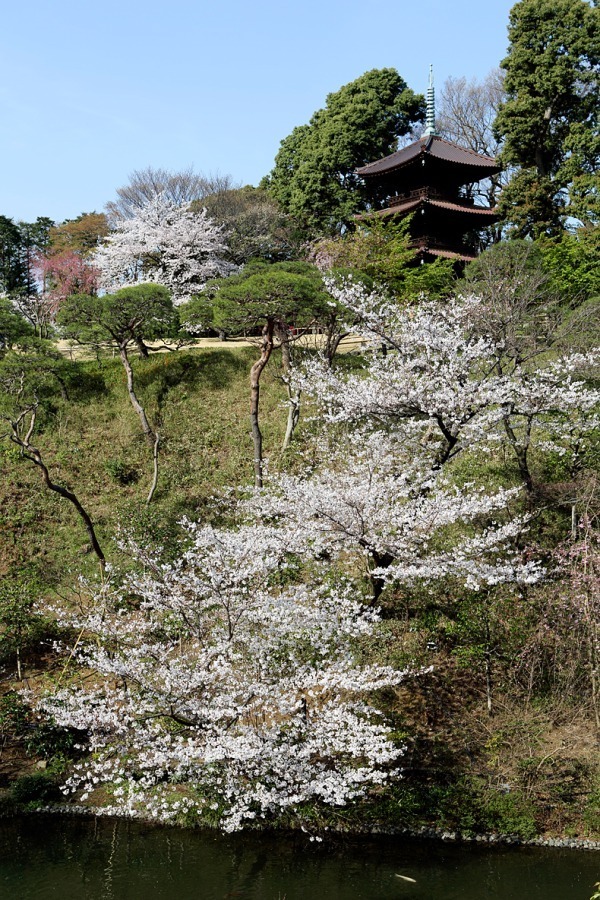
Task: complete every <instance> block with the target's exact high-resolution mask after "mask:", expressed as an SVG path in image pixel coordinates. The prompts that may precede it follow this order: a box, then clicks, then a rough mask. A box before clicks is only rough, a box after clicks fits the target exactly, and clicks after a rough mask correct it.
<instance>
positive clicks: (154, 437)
mask: <svg viewBox="0 0 600 900" xmlns="http://www.w3.org/2000/svg"><path fill="white" fill-rule="evenodd" d="M119 354H120V356H121V362H122V363H123V368H124V369H125V374H126V375H127V391H128V393H129V399H130V400H131V405H132V406H133V408H134V409H135V411H136V413H137V414H138V416H139V418H140V422H141V423H142V431H143V432H144V437H145V438H146V443H147V444H148V446H149V447H150V448H151V449H152V460H153V476H152V484H151V486H150V493H149V494H148V497H147V498H146V506H148V504H149V503H150V502H151V500H152V498H153V496H154V492H155V490H156V485H157V483H158V447H159V444H160V436H159V434H158V431H154V429H153V428H151V427H150V422H149V421H148V417H147V415H146V411H145V409H144V407H143V406H142V404H141V403H140V401H139V400H138V398H137V395H136V393H135V387H134V383H133V369H132V368H131V363H130V362H129V357H128V355H127V345H126V344H125V343H123V344H119ZM146 355H147V354H146Z"/></svg>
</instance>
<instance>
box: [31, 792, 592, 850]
mask: <svg viewBox="0 0 600 900" xmlns="http://www.w3.org/2000/svg"><path fill="white" fill-rule="evenodd" d="M40 813H41V814H45V815H64V816H84V817H89V818H92V817H93V818H103V819H115V820H116V821H120V820H123V821H130V822H139V823H140V824H143V825H154V826H156V827H157V828H160V827H168V828H177V829H180V830H182V831H195V830H199V831H202V830H206V831H211V832H219V833H222V834H225V832H221V830H220V829H218V828H211V827H210V826H208V825H204V826H200V827H198V828H197V829H196V828H189V827H186V826H185V825H178V824H177V823H175V822H158V821H156V819H147V818H144V817H143V816H131V815H125V814H124V815H122V816H115V815H114V814H112V813H111V814H108V815H107V814H105V813H104V811H103V809H102V807H93V806H76V805H72V806H71V805H69V804H63V803H60V804H59V803H53V804H45V805H43V806H40V807H38V808H37V809H36V810H31V811H26V812H25V814H26V815H37V814H40ZM21 814H22V812H21V811H15V815H21ZM277 830H278V829H276V828H273V829H267V828H262V829H256V828H254V829H251V828H248V829H240V831H237V832H234V833H235V834H244V833H245V834H250V833H252V832H259V833H261V832H262V833H265V832H267V831H270V832H271V834H274V833H276V831H277ZM301 830H302V829H301V828H300V827H298V828H296V829H289V828H287V829H281V832H282V834H295V833H297V832H300V831H301ZM306 833H307V835H308V834H309V833H308V832H306ZM318 836H319V837H320V838H322V839H323V840H324V839H325V838H326V837H334V838H335V837H340V838H341V837H347V838H358V837H377V836H380V837H406V838H410V839H414V840H431V841H439V842H441V843H453V844H474V845H478V846H490V847H492V846H496V847H541V848H544V849H555V850H579V851H584V850H585V851H591V852H594V851H600V840H597V841H596V840H592V839H588V838H570V837H562V838H557V837H537V838H521V837H519V836H518V835H516V834H498V833H495V832H491V833H489V834H468V833H463V832H461V831H448V830H446V829H437V828H434V827H430V826H426V825H423V826H420V827H418V828H394V827H386V826H385V825H371V826H370V827H367V828H363V829H348V830H345V829H340V828H332V827H327V828H326V829H324V831H323V832H322V833H321V834H319V835H318ZM312 837H314V836H312Z"/></svg>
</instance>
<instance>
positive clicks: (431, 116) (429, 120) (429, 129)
mask: <svg viewBox="0 0 600 900" xmlns="http://www.w3.org/2000/svg"><path fill="white" fill-rule="evenodd" d="M426 97H427V99H426V104H427V114H426V118H425V131H424V132H423V135H426V136H429V135H435V134H437V132H436V130H435V89H434V87H433V66H429V87H428V88H427V95H426Z"/></svg>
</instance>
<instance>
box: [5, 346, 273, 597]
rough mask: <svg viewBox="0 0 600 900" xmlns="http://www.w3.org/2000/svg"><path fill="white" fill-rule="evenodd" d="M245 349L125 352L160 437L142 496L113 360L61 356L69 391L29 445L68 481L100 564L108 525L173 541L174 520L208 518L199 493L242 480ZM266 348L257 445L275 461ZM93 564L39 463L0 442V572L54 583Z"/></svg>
mask: <svg viewBox="0 0 600 900" xmlns="http://www.w3.org/2000/svg"><path fill="white" fill-rule="evenodd" d="M255 357H256V351H255V350H254V349H253V348H243V349H235V350H191V351H186V352H184V351H179V352H177V353H167V354H160V355H156V356H153V357H151V358H150V359H149V360H136V361H134V371H135V378H136V389H137V391H138V393H139V396H140V399H141V401H142V403H143V405H144V406H145V408H146V410H147V413H148V417H149V419H150V422H151V423H152V425H153V427H154V426H155V427H158V430H159V431H160V434H161V453H160V475H159V483H158V489H157V492H156V495H155V499H154V500H153V502H152V504H151V506H150V507H149V508H148V509H147V508H146V503H145V501H146V496H147V493H148V489H149V486H150V482H151V478H152V458H151V453H150V451H149V448H148V446H147V444H146V443H145V441H144V439H143V435H142V432H141V428H140V423H139V420H138V418H137V415H136V413H135V412H134V410H133V408H132V407H131V404H130V402H129V398H128V395H127V391H126V384H125V374H124V372H123V369H122V366H121V364H120V362H119V360H112V359H105V360H102V361H101V362H100V363H98V362H96V361H73V362H72V363H71V364H70V377H69V384H68V392H69V399H68V400H63V399H61V398H60V395H59V394H57V395H56V397H53V398H52V400H51V402H50V404H48V407H47V410H46V411H45V414H44V415H43V416H40V419H39V423H40V424H39V427H38V428H37V429H36V432H35V434H34V437H33V439H32V443H33V444H34V446H36V447H38V448H39V449H40V451H41V452H42V455H43V458H44V461H45V463H46V465H47V466H48V468H49V470H50V474H51V477H52V478H53V480H54V481H56V482H57V483H59V484H61V485H64V486H66V487H68V488H70V489H71V490H73V491H74V492H75V493H76V494H77V496H78V497H79V499H80V500H81V502H82V503H83V505H84V506H85V508H86V509H87V510H88V512H89V513H90V515H91V516H92V519H93V521H94V524H95V527H96V530H97V533H98V538H99V540H100V542H101V545H102V547H103V549H104V552H105V554H106V556H107V558H108V559H109V560H110V561H119V559H120V554H119V551H118V549H117V547H116V544H115V538H116V536H117V533H118V531H119V529H122V528H124V529H125V530H127V531H130V532H132V533H133V534H134V535H135V536H136V537H138V538H141V539H144V540H151V541H154V542H156V543H158V544H163V545H166V547H167V549H168V548H169V547H170V546H174V545H175V543H176V540H177V536H178V534H179V528H178V525H177V522H178V521H179V520H180V519H181V518H182V517H183V516H184V515H186V516H189V517H191V518H194V519H205V518H207V517H209V518H212V517H214V515H215V512H214V509H213V508H212V505H211V498H212V497H213V496H214V495H216V494H219V493H220V492H222V491H223V489H224V488H227V487H231V486H234V487H235V486H237V485H243V484H250V483H252V478H253V468H252V456H253V450H252V441H251V436H250V419H249V402H250V400H249V370H250V366H251V364H252V362H253V360H254V359H255ZM278 373H279V359H278V357H276V356H275V357H274V358H273V360H272V361H271V363H270V364H269V366H268V367H267V369H266V370H265V372H264V373H263V376H262V379H261V426H262V429H263V439H264V452H265V455H266V456H267V457H269V458H270V460H271V461H272V464H275V465H276V464H277V463H278V460H279V456H280V454H279V448H280V446H281V441H282V439H283V433H284V428H285V417H286V412H285V408H284V400H285V393H284V388H283V385H282V384H281V382H280V381H279V378H278ZM96 571H97V565H96V561H95V557H94V555H93V553H92V552H91V548H90V547H89V545H88V540H87V534H86V531H85V529H84V526H83V524H82V523H81V521H80V519H79V517H78V515H77V513H76V511H75V510H74V509H73V507H72V506H71V505H70V504H69V503H68V501H66V500H64V499H62V498H60V497H58V496H57V495H56V494H53V493H51V492H50V491H48V490H47V489H46V488H45V487H44V485H43V483H42V479H41V475H40V472H39V470H37V469H36V467H35V466H34V465H33V464H32V463H31V462H28V461H27V460H25V459H22V458H21V457H20V454H19V451H18V449H17V448H16V447H14V446H12V445H11V444H10V443H9V442H8V441H7V440H4V441H2V442H1V443H0V575H4V576H6V575H14V574H18V575H20V576H23V575H26V576H28V577H33V578H35V580H36V581H37V582H40V583H41V584H43V585H46V586H47V587H49V588H50V587H53V588H57V587H60V588H62V589H65V588H67V586H68V585H69V584H70V583H72V581H73V579H74V577H75V575H76V574H78V573H80V572H81V573H82V574H92V573H94V572H96Z"/></svg>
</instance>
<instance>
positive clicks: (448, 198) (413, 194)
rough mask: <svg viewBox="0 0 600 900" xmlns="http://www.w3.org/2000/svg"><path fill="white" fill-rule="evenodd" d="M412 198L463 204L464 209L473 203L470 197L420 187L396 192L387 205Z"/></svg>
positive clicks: (394, 204)
mask: <svg viewBox="0 0 600 900" xmlns="http://www.w3.org/2000/svg"><path fill="white" fill-rule="evenodd" d="M413 200H442V201H443V202H444V203H454V204H456V205H457V206H464V207H465V209H471V208H472V207H473V206H474V205H475V203H474V200H473V198H472V197H456V196H453V195H450V194H447V193H444V191H439V190H437V188H432V187H421V188H416V189H415V190H412V191H405V192H404V193H403V194H396V196H395V197H390V199H389V200H388V201H387V204H388V207H391V206H401V205H403V204H405V203H411V202H412V201H413Z"/></svg>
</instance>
